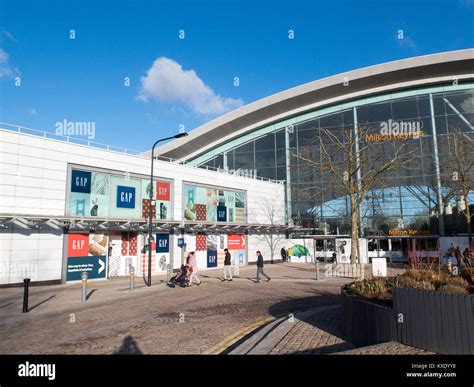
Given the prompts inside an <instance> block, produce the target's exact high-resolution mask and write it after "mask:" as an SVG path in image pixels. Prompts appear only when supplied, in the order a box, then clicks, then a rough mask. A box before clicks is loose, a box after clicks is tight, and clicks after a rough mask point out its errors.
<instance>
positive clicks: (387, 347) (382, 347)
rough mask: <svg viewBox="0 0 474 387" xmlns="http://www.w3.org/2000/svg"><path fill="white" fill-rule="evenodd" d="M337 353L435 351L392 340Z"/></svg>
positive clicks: (413, 352)
mask: <svg viewBox="0 0 474 387" xmlns="http://www.w3.org/2000/svg"><path fill="white" fill-rule="evenodd" d="M335 355H435V353H433V352H429V351H425V350H424V349H420V348H414V347H410V346H408V345H404V344H401V343H397V342H396V341H390V342H388V343H381V344H375V345H370V346H367V347H360V348H356V349H351V350H348V351H344V352H339V353H336V354H335Z"/></svg>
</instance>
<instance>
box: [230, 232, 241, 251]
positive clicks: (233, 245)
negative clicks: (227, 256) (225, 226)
mask: <svg viewBox="0 0 474 387" xmlns="http://www.w3.org/2000/svg"><path fill="white" fill-rule="evenodd" d="M227 248H228V249H229V250H244V249H245V235H243V234H229V235H227Z"/></svg>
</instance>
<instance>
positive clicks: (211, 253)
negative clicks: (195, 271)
mask: <svg viewBox="0 0 474 387" xmlns="http://www.w3.org/2000/svg"><path fill="white" fill-rule="evenodd" d="M207 267H217V251H216V250H208V251H207Z"/></svg>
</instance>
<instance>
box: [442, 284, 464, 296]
mask: <svg viewBox="0 0 474 387" xmlns="http://www.w3.org/2000/svg"><path fill="white" fill-rule="evenodd" d="M439 291H440V292H444V293H452V294H467V293H468V291H467V290H466V288H463V287H461V286H457V285H449V284H446V285H443V286H441V287H440V288H439Z"/></svg>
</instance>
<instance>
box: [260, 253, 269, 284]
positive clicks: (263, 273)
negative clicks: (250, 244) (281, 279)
mask: <svg viewBox="0 0 474 387" xmlns="http://www.w3.org/2000/svg"><path fill="white" fill-rule="evenodd" d="M260 274H261V275H263V276H265V277H267V282H270V280H271V278H270V277H269V276H268V275H266V274H265V272H264V271H263V256H262V253H261V252H260V251H257V283H258V282H260Z"/></svg>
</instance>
